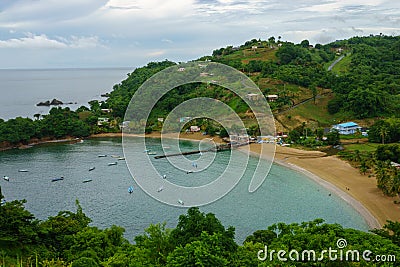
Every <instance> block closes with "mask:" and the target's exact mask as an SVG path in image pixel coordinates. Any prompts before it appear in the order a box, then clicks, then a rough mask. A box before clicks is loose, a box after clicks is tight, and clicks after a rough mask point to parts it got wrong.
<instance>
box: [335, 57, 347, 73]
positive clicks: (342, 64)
mask: <svg viewBox="0 0 400 267" xmlns="http://www.w3.org/2000/svg"><path fill="white" fill-rule="evenodd" d="M350 63H351V56H350V55H347V56H345V57H344V58H343V59H342V60H341V61H339V62H338V63H337V64H336V65H335V66H334V67H333V68H332V72H333V73H335V74H338V75H341V74H344V73H347V72H348V71H349V69H350Z"/></svg>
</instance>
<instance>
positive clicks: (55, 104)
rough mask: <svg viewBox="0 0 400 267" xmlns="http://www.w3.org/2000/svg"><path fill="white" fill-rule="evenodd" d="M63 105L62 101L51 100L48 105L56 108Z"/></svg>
mask: <svg viewBox="0 0 400 267" xmlns="http://www.w3.org/2000/svg"><path fill="white" fill-rule="evenodd" d="M62 104H63V102H62V101H60V100H57V99H55V98H54V99H53V100H51V102H50V105H54V106H57V105H62Z"/></svg>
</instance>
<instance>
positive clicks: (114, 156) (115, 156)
mask: <svg viewBox="0 0 400 267" xmlns="http://www.w3.org/2000/svg"><path fill="white" fill-rule="evenodd" d="M111 157H112V158H114V159H117V158H119V157H120V156H117V155H111Z"/></svg>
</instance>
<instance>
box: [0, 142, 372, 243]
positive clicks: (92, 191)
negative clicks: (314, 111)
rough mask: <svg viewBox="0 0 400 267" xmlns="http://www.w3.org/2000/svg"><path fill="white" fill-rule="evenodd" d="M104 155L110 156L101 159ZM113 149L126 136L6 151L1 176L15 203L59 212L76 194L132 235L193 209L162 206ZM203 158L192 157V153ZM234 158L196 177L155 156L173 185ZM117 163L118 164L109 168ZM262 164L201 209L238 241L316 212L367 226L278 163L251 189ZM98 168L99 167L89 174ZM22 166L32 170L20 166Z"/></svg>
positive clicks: (37, 211) (104, 223)
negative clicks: (231, 229) (230, 230)
mask: <svg viewBox="0 0 400 267" xmlns="http://www.w3.org/2000/svg"><path fill="white" fill-rule="evenodd" d="M133 140H134V139H133ZM147 145H148V147H151V148H152V149H153V151H157V150H159V149H161V145H160V141H159V139H149V140H148V144H147ZM171 146H172V143H171ZM181 147H182V148H183V150H191V149H197V148H198V146H197V143H195V142H188V141H182V142H181ZM171 149H173V147H171ZM100 154H106V155H107V157H98V155H100ZM111 155H115V156H122V147H121V141H120V140H119V139H116V138H110V139H93V140H85V141H84V142H83V143H77V144H63V145H59V144H58V145H43V146H38V147H34V148H30V149H27V150H11V151H5V152H1V153H0V176H1V177H2V176H3V175H7V176H9V177H10V182H7V181H4V180H3V179H1V181H0V185H1V187H2V191H3V194H4V195H5V197H6V199H7V200H8V201H10V200H13V199H26V200H27V201H28V202H27V203H26V207H27V209H28V210H30V211H31V212H32V213H33V214H34V215H35V216H36V217H37V218H39V219H46V218H47V217H48V216H54V215H56V214H57V213H58V211H60V210H75V206H74V205H75V199H79V201H80V203H81V205H82V207H83V209H84V211H85V212H86V214H87V215H88V216H89V217H90V218H92V220H93V222H92V225H94V226H98V227H101V228H104V227H109V226H111V225H113V224H115V225H119V226H122V227H124V228H125V229H126V234H125V235H126V237H127V238H128V239H129V240H132V239H133V237H134V236H135V235H137V234H141V233H143V231H144V229H145V228H147V227H148V226H149V224H150V223H159V222H164V221H165V222H167V226H168V227H175V226H176V223H177V220H178V217H179V215H180V214H183V213H185V212H186V208H177V207H171V206H168V205H166V204H162V203H160V202H158V201H156V200H154V199H153V198H151V197H150V196H148V195H147V194H145V193H144V192H143V191H142V190H141V189H140V187H139V186H137V185H136V184H135V182H134V180H133V178H132V177H131V174H130V173H129V171H128V168H127V166H126V163H125V162H124V161H121V160H119V161H118V160H116V159H115V158H112V157H111ZM144 156H145V154H144ZM196 157H197V156H195V155H193V156H190V157H189V159H191V160H194V159H196ZM228 159H229V153H228V152H222V153H217V157H216V158H215V161H214V163H213V164H212V165H211V166H210V167H209V170H207V171H203V172H198V173H192V174H189V175H187V174H186V173H184V172H182V171H181V170H179V169H176V168H174V167H173V166H171V165H170V164H169V163H168V161H167V160H165V159H159V160H155V159H152V161H153V162H154V164H155V166H156V168H161V169H162V170H163V171H164V172H165V173H166V174H167V175H168V179H171V181H173V182H174V183H180V184H182V185H201V184H204V183H207V182H209V181H211V180H212V179H214V177H216V175H218V172H220V171H222V169H223V168H224V166H225V165H226V162H227V160H228ZM115 161H117V162H118V164H117V165H115V166H108V163H111V162H115ZM255 164H256V161H255V160H254V159H250V162H249V166H248V167H247V170H246V173H245V176H244V177H243V179H241V181H240V182H239V184H238V185H237V186H236V187H235V188H234V189H233V190H232V191H231V192H230V193H229V194H227V195H226V196H225V197H223V198H222V199H220V200H218V201H216V202H214V203H212V204H209V205H206V206H203V207H201V208H200V209H201V211H204V212H212V213H214V214H216V216H217V218H219V219H220V220H221V221H222V223H223V224H224V225H225V226H228V225H232V226H234V227H235V228H236V238H237V241H238V242H242V241H243V240H244V238H245V237H246V236H247V235H249V234H251V233H252V232H254V231H255V230H259V229H265V228H266V227H267V226H269V225H271V224H273V223H277V222H286V223H292V222H303V221H309V220H313V219H315V218H323V219H325V220H326V221H327V222H329V223H340V224H342V225H343V226H344V227H351V228H356V229H360V230H367V229H368V226H367V224H366V222H365V221H364V219H363V218H362V217H361V216H360V215H359V214H358V213H357V212H356V211H355V210H354V209H353V208H352V207H351V206H350V205H349V204H347V203H346V202H344V201H343V200H341V199H340V198H339V197H337V196H335V195H334V194H332V195H331V196H329V193H330V192H329V191H328V190H326V189H325V188H323V187H321V186H320V185H318V184H316V183H314V182H313V181H311V180H310V179H309V178H307V177H306V176H304V175H302V174H300V173H298V172H295V171H292V170H290V169H287V168H285V167H282V166H278V165H273V167H272V169H271V172H270V173H269V175H268V176H267V179H266V180H265V182H264V183H263V185H262V186H261V187H260V188H259V189H258V190H257V191H256V192H254V193H249V192H248V191H247V188H248V185H249V182H250V178H251V170H252V169H254V167H255ZM91 167H95V170H93V171H91V172H89V168H91ZM239 167H241V166H239ZM19 169H27V170H28V171H29V172H26V173H22V172H18V170H19ZM60 176H63V177H65V179H64V180H63V181H58V182H51V179H52V178H56V177H60ZM86 179H92V182H88V183H83V181H84V180H86ZM131 185H132V186H134V192H133V193H132V194H129V193H128V191H127V190H128V187H129V186H131Z"/></svg>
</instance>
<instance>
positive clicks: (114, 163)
mask: <svg viewBox="0 0 400 267" xmlns="http://www.w3.org/2000/svg"><path fill="white" fill-rule="evenodd" d="M117 164H118V162H110V163H108V166H114V165H117Z"/></svg>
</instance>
